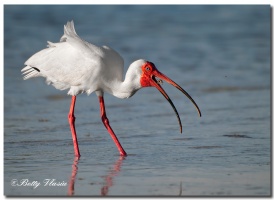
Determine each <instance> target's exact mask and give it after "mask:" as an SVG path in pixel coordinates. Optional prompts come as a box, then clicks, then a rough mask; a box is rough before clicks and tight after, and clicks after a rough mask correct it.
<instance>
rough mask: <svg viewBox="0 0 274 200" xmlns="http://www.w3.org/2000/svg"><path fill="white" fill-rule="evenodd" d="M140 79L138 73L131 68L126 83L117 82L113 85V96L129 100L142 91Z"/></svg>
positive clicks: (126, 76)
mask: <svg viewBox="0 0 274 200" xmlns="http://www.w3.org/2000/svg"><path fill="white" fill-rule="evenodd" d="M141 87H142V86H141V83H140V77H139V76H138V73H135V72H134V71H133V69H132V68H131V67H129V69H128V71H127V73H126V75H125V80H124V81H122V82H121V81H115V82H114V83H113V84H112V85H111V87H110V88H111V92H110V93H111V94H112V95H114V96H116V97H118V98H121V99H125V98H129V97H131V96H132V95H134V94H135V92H137V91H138V90H139V89H141Z"/></svg>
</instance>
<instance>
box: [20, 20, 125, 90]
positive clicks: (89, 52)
mask: <svg viewBox="0 0 274 200" xmlns="http://www.w3.org/2000/svg"><path fill="white" fill-rule="evenodd" d="M48 43H49V45H48V48H47V49H43V50H41V51H40V52H38V53H36V54H34V55H33V56H32V57H30V58H29V59H28V60H27V61H26V62H25V65H27V66H26V67H25V68H23V69H22V72H24V73H23V74H25V76H24V79H28V78H32V77H36V76H43V77H45V78H46V81H47V83H49V84H53V86H54V87H56V88H57V89H61V90H64V89H68V88H71V90H73V91H71V90H70V91H69V94H71V95H76V94H77V93H79V92H81V91H82V92H83V91H86V92H87V93H91V92H93V91H95V90H97V89H98V88H100V87H102V81H101V80H102V79H105V78H109V77H111V78H114V77H116V78H118V79H122V76H123V59H122V58H121V56H120V55H119V54H118V53H117V52H115V51H114V50H112V49H110V48H108V47H97V46H95V45H93V44H90V43H88V42H86V41H84V40H82V39H81V38H80V37H79V36H78V35H77V34H76V32H75V29H74V25H73V22H68V23H67V25H65V27H64V35H63V36H62V37H61V39H60V42H59V43H51V42H48ZM115 58H116V59H115ZM113 60H116V61H117V62H118V64H117V65H116V64H115V63H114V64H115V65H114V67H111V68H112V69H109V66H111V61H113ZM121 64H122V65H121ZM117 66H118V67H117ZM107 71H110V73H109V72H107ZM104 75H107V76H109V77H104Z"/></svg>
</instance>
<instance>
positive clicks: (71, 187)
mask: <svg viewBox="0 0 274 200" xmlns="http://www.w3.org/2000/svg"><path fill="white" fill-rule="evenodd" d="M78 161H79V157H77V156H75V157H74V160H73V164H72V171H71V177H70V180H69V186H68V195H69V196H72V195H74V183H75V178H76V174H77V171H78V167H77V165H78Z"/></svg>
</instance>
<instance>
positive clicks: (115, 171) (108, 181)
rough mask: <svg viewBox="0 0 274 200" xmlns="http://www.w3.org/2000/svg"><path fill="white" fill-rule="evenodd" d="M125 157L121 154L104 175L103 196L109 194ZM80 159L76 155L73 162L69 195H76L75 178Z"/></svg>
mask: <svg viewBox="0 0 274 200" xmlns="http://www.w3.org/2000/svg"><path fill="white" fill-rule="evenodd" d="M124 159H125V157H124V156H120V157H119V159H118V160H117V161H116V162H115V164H114V166H113V168H112V169H111V170H110V172H109V173H108V175H106V176H104V177H103V178H104V179H105V183H104V186H103V187H102V188H101V195H102V196H106V195H107V194H108V189H109V187H111V186H112V185H113V181H112V179H113V177H114V176H116V175H117V174H118V172H119V171H120V170H121V166H122V162H123V160H124ZM78 161H79V158H78V157H75V158H74V161H73V164H72V171H71V177H70V180H69V186H68V195H69V196H73V195H74V183H75V178H76V175H77V171H78V166H77V165H78Z"/></svg>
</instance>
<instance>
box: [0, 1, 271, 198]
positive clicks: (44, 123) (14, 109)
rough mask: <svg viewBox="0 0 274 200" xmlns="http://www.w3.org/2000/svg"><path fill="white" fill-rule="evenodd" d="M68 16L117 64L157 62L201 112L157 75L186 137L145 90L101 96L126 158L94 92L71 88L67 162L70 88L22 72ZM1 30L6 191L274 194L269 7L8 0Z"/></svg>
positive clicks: (57, 33) (164, 106)
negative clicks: (74, 136)
mask: <svg viewBox="0 0 274 200" xmlns="http://www.w3.org/2000/svg"><path fill="white" fill-rule="evenodd" d="M71 19H73V20H74V22H75V26H76V31H77V33H78V34H79V35H80V36H81V37H83V38H84V39H86V40H87V41H90V42H92V43H94V44H97V45H108V46H110V47H112V48H114V49H116V50H117V51H118V52H120V53H121V55H122V56H123V57H124V59H125V68H126V69H127V66H128V65H129V64H130V63H131V62H132V61H133V60H136V59H139V58H145V59H148V60H151V61H152V62H154V63H155V65H156V66H157V68H158V69H159V70H160V71H161V72H163V73H164V74H166V75H167V76H169V77H170V78H172V79H173V80H174V81H175V82H177V83H178V84H179V85H181V86H182V87H183V88H184V89H185V90H186V91H187V92H188V93H189V94H190V95H191V96H192V97H193V98H194V100H195V101H196V103H197V104H198V105H199V107H200V109H201V111H202V117H201V118H199V117H198V115H197V112H196V110H195V108H194V107H193V105H192V104H191V102H190V101H189V100H188V99H187V98H186V97H185V96H184V95H183V94H181V93H180V92H179V91H178V90H176V89H174V88H173V87H172V86H170V85H168V84H166V83H164V84H163V87H164V88H165V90H166V91H167V93H168V94H169V96H170V97H171V99H172V100H173V102H174V105H175V106H176V108H177V110H178V111H179V114H180V116H181V120H182V124H183V134H180V133H179V126H178V124H177V120H176V117H175V115H174V113H173V110H172V108H171V107H170V105H169V104H168V103H167V102H166V101H165V99H164V98H163V96H162V95H161V94H160V93H159V92H158V91H157V90H155V89H154V88H145V89H143V90H140V91H138V92H137V94H136V95H134V96H133V97H132V98H130V99H126V100H121V99H117V98H115V97H112V96H111V95H108V94H106V95H105V103H106V109H107V114H108V118H109V120H110V124H111V125H112V128H113V129H114V131H115V132H116V134H117V136H118V138H119V139H120V142H121V143H122V145H123V147H124V148H125V150H126V152H127V153H128V156H127V157H125V158H124V157H120V156H119V153H118V151H117V150H116V147H115V145H114V144H113V142H112V140H111V138H110V137H109V135H108V133H107V131H106V130H105V128H104V126H103V125H102V123H101V120H100V115H99V103H98V100H97V97H96V95H95V94H92V95H90V96H89V97H87V96H86V95H79V96H78V97H77V102H76V108H75V115H76V118H77V119H76V129H77V133H78V142H79V146H80V151H81V154H82V156H81V158H80V160H75V159H74V157H73V146H72V141H71V133H70V129H69V125H68V122H67V113H68V110H69V105H70V97H69V96H67V95H66V91H58V90H56V89H54V88H53V87H52V86H47V85H46V84H45V83H44V80H43V79H42V78H37V79H31V80H28V81H23V80H22V76H21V73H20V70H21V68H22V67H23V66H24V62H25V61H26V60H27V59H28V58H29V57H30V56H31V55H32V54H33V53H35V52H36V51H38V50H40V49H42V48H45V47H46V41H47V40H49V41H52V42H56V41H58V40H59V38H60V37H61V35H62V34H63V30H62V29H63V25H64V24H65V23H66V21H68V20H71ZM4 36H5V38H4V194H5V195H6V196H32V195H36V196H37V195H43V196H59V195H60V196H66V195H75V196H101V195H103V196H136V195H138V196H140V195H144V196H156V195H161V196H162V195H163V196H269V195H271V188H270V187H271V177H270V176H271V159H270V149H271V148H270V145H271V136H270V116H271V113H270V72H271V70H270V7H269V6H5V7H4ZM58 183H59V184H58Z"/></svg>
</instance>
